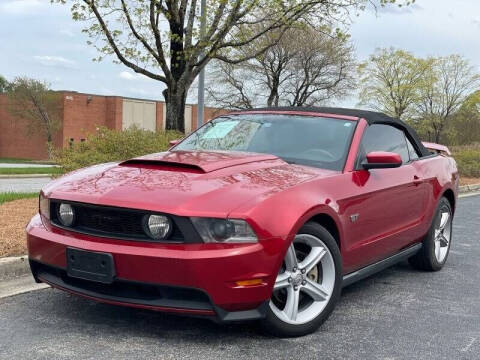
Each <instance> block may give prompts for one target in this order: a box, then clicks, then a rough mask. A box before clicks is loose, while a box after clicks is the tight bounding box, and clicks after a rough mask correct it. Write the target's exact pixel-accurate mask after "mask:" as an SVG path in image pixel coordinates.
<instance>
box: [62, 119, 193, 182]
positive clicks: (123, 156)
mask: <svg viewBox="0 0 480 360" xmlns="http://www.w3.org/2000/svg"><path fill="white" fill-rule="evenodd" d="M183 136H184V135H183V134H182V133H179V132H177V131H165V132H152V131H146V130H141V129H138V128H135V127H131V128H129V129H128V130H124V131H115V130H110V129H107V128H99V129H98V131H97V133H95V134H92V135H89V136H87V139H86V141H84V142H80V143H76V144H74V145H73V146H71V147H69V148H66V149H62V150H60V151H58V152H56V153H55V161H56V162H57V163H58V164H59V165H60V166H62V168H63V169H64V171H66V172H68V171H72V170H76V169H79V168H82V167H85V166H89V165H95V164H100V163H105V162H111V161H122V160H127V159H131V158H133V157H137V156H141V155H145V154H151V153H155V152H160V151H165V150H167V149H168V148H169V147H170V146H169V141H171V140H174V139H179V138H181V137H183Z"/></svg>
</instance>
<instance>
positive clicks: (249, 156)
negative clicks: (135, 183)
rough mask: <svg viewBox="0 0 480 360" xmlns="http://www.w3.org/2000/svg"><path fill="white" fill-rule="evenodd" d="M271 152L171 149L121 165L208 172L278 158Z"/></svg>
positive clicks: (121, 164)
mask: <svg viewBox="0 0 480 360" xmlns="http://www.w3.org/2000/svg"><path fill="white" fill-rule="evenodd" d="M277 159H278V157H276V156H274V155H269V154H256V153H244V152H220V151H219V152H216V151H215V152H212V151H171V152H164V153H158V154H151V155H146V156H142V157H139V158H135V159H131V160H127V161H124V162H122V163H120V164H119V165H120V166H129V167H143V168H148V169H162V170H171V171H183V172H194V173H208V172H212V171H215V170H220V169H224V168H228V167H231V166H236V165H242V164H248V163H252V162H258V161H267V160H277Z"/></svg>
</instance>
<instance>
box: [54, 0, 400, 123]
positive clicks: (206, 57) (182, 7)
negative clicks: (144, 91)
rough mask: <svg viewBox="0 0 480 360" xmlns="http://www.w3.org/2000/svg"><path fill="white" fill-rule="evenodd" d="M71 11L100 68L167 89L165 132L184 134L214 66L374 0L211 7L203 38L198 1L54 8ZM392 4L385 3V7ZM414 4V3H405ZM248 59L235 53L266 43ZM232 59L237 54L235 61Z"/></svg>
mask: <svg viewBox="0 0 480 360" xmlns="http://www.w3.org/2000/svg"><path fill="white" fill-rule="evenodd" d="M52 1H54V2H59V3H67V2H70V3H72V16H73V19H74V20H78V21H85V22H87V23H88V25H87V27H86V28H85V29H84V32H85V33H86V34H87V35H88V36H89V37H90V39H91V41H90V42H89V43H90V44H92V45H93V46H95V47H96V49H97V50H98V51H99V54H100V55H99V57H98V58H97V59H98V60H101V59H102V58H103V57H104V56H106V55H114V56H115V57H116V58H117V60H118V61H119V62H120V63H122V64H124V65H125V66H127V67H129V68H130V69H132V70H133V71H135V72H137V73H139V74H143V75H145V76H147V77H149V78H151V79H154V80H157V81H160V82H163V83H164V84H165V85H166V89H165V90H164V92H163V94H164V97H165V100H166V103H167V119H166V128H167V129H174V130H175V129H176V130H181V131H183V130H184V124H183V117H184V108H185V100H186V97H187V92H188V89H189V88H190V86H191V84H192V82H193V81H194V79H195V78H196V77H197V75H198V74H199V72H200V71H201V70H202V69H203V68H205V66H206V65H207V64H208V63H209V61H210V60H211V59H219V60H222V61H224V62H227V63H231V64H238V63H240V62H243V61H245V60H248V59H249V58H254V57H256V56H258V55H261V54H262V53H263V52H265V51H266V50H267V49H268V48H269V47H270V46H272V45H273V44H275V43H276V42H277V41H278V40H279V38H280V37H281V35H282V34H283V32H284V31H285V30H286V29H288V28H289V27H290V26H291V25H292V24H294V23H295V22H296V21H297V20H298V19H301V18H302V19H305V18H307V17H309V15H313V14H314V15H315V16H311V17H310V18H309V21H317V22H318V21H324V20H325V19H332V18H337V17H341V16H342V13H345V11H347V10H348V9H349V8H351V7H356V8H359V7H361V6H363V5H365V4H366V3H369V0H303V1H302V0H232V1H227V0H208V1H207V6H208V11H207V14H208V15H207V28H206V31H205V33H204V35H202V34H200V31H199V22H200V16H199V1H197V0H165V1H164V0H52ZM394 1H395V0H380V2H381V3H382V4H385V3H392V2H394ZM407 2H409V1H407ZM273 30H275V31H276V33H277V34H278V37H277V38H275V37H274V38H273V41H272V42H267V41H265V42H264V46H263V47H261V48H259V49H257V51H256V52H255V53H253V54H249V57H243V56H239V57H237V56H235V55H238V52H235V51H234V50H235V49H239V48H242V47H243V46H245V45H248V44H249V43H251V42H252V41H256V40H258V39H261V38H265V36H266V35H267V34H271V33H272V31H273ZM233 53H234V54H233Z"/></svg>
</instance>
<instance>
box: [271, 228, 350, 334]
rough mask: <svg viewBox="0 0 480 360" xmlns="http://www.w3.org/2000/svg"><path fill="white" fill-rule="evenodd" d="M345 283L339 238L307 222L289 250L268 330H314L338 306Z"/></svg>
mask: <svg viewBox="0 0 480 360" xmlns="http://www.w3.org/2000/svg"><path fill="white" fill-rule="evenodd" d="M341 286H342V259H341V255H340V251H339V249H338V245H337V243H336V241H335V239H334V238H333V236H332V235H331V234H330V233H329V232H328V230H326V229H325V228H324V227H323V226H321V225H319V224H317V223H314V222H309V223H307V224H305V225H304V226H303V227H302V228H301V229H300V231H299V232H298V234H297V235H296V236H295V239H294V241H293V243H292V245H291V246H290V247H289V249H288V250H287V254H286V256H285V259H284V262H283V264H282V268H281V269H280V271H279V274H278V276H277V280H276V282H275V286H274V289H273V292H272V298H271V300H270V303H269V306H268V309H267V315H266V318H265V320H264V321H263V323H262V325H263V328H264V330H266V331H267V332H269V333H271V334H273V335H275V336H279V337H296V336H303V335H306V334H310V333H312V332H314V331H315V330H317V329H318V328H319V327H320V325H322V324H323V322H324V321H325V320H327V318H328V317H329V316H330V314H331V313H332V311H333V309H334V308H335V305H336V303H337V301H338V298H339V297H340V292H341ZM292 299H294V300H292ZM292 309H294V310H292Z"/></svg>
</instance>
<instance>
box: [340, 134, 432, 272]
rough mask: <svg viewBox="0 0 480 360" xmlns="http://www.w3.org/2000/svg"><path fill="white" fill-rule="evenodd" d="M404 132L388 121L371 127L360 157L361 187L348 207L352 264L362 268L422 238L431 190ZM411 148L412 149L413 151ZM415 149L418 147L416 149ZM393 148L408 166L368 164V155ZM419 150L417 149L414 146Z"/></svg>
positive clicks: (359, 175)
mask: <svg viewBox="0 0 480 360" xmlns="http://www.w3.org/2000/svg"><path fill="white" fill-rule="evenodd" d="M409 146H411V143H410V144H409V140H408V139H407V137H406V135H405V133H404V132H403V130H401V129H399V128H396V127H394V126H391V125H388V124H373V125H370V126H369V127H367V128H366V130H365V132H364V134H363V137H362V142H361V145H360V148H359V153H358V156H357V164H356V168H355V170H354V172H353V174H352V176H353V178H354V179H355V178H357V179H361V181H357V182H355V183H356V184H357V186H358V187H359V189H358V191H357V192H356V195H355V196H354V198H352V199H350V201H349V206H348V207H347V208H346V215H347V219H350V224H349V225H350V226H348V227H347V233H348V234H347V236H346V238H347V242H348V243H347V249H346V250H347V251H348V253H349V254H348V257H347V258H348V262H349V263H350V264H348V263H347V264H345V265H346V266H349V265H352V264H355V265H357V266H359V267H361V266H364V265H368V264H370V263H373V262H376V261H378V260H380V259H382V258H385V257H387V256H389V255H392V254H394V253H395V252H398V251H399V250H400V249H402V248H404V247H406V246H408V245H409V244H411V243H412V242H413V241H414V240H415V239H416V238H417V237H418V236H420V235H419V234H418V228H419V227H418V225H419V224H420V223H421V220H422V217H423V214H424V209H425V207H426V201H427V199H426V191H425V188H424V184H423V180H422V178H421V176H422V175H421V171H419V168H418V167H417V165H416V164H415V162H416V159H418V155H417V157H416V158H415V152H413V153H410V152H411V149H409ZM409 150H410V151H409ZM413 150H414V149H413ZM372 151H388V152H394V153H397V154H399V155H400V156H401V157H402V161H403V164H402V165H401V166H400V167H398V168H389V169H371V170H365V169H363V168H362V165H361V164H362V162H364V161H366V154H367V153H369V152H372ZM414 151H415V150H414Z"/></svg>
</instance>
